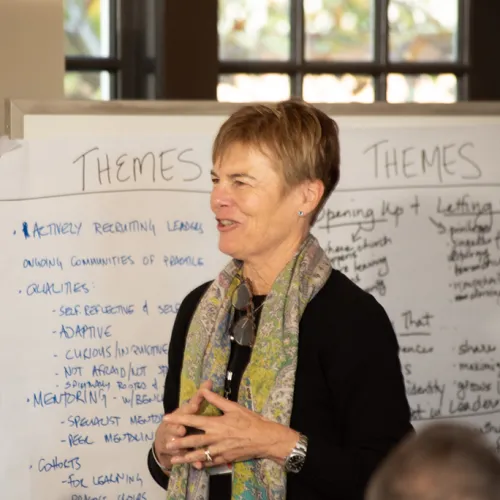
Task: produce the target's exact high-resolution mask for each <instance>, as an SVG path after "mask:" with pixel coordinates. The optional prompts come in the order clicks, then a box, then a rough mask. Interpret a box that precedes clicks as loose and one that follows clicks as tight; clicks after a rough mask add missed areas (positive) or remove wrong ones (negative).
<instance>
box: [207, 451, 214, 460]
mask: <svg viewBox="0 0 500 500" xmlns="http://www.w3.org/2000/svg"><path fill="white" fill-rule="evenodd" d="M205 458H206V461H207V462H213V461H214V459H213V458H212V455H211V454H210V450H209V449H208V448H207V449H206V450H205Z"/></svg>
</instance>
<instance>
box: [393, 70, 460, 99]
mask: <svg viewBox="0 0 500 500" xmlns="http://www.w3.org/2000/svg"><path fill="white" fill-rule="evenodd" d="M456 100H457V77H456V76H455V75H451V74H442V75H400V74H397V73H393V74H390V75H388V76H387V101H388V102H455V101H456Z"/></svg>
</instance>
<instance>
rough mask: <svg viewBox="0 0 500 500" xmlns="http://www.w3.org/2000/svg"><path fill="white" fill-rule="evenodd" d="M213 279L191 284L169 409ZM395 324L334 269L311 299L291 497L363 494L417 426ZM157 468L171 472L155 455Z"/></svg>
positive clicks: (295, 415) (343, 499)
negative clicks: (304, 445) (299, 461)
mask: <svg viewBox="0 0 500 500" xmlns="http://www.w3.org/2000/svg"><path fill="white" fill-rule="evenodd" d="M208 285H209V284H208V283H205V284H204V285H201V286H200V287H198V288H196V289H195V290H193V291H192V292H190V293H189V294H188V295H187V296H186V298H185V299H184V300H183V302H182V304H181V306H180V309H179V312H178V314H177V317H176V319H175V323H174V327H173V331H172V338H171V341H170V348H169V354H168V361H169V369H168V375H167V378H166V382H165V395H164V410H165V413H171V412H172V411H173V410H175V409H176V408H177V407H178V402H179V387H180V372H181V368H182V360H183V353H184V346H185V340H186V335H187V331H188V327H189V323H190V321H191V318H192V315H193V313H194V311H195V309H196V306H197V304H198V302H199V300H200V299H201V297H202V295H203V293H204V292H205V291H206V289H207V287H208ZM398 353H399V348H398V342H397V339H396V336H395V334H394V330H393V328H392V324H391V322H390V320H389V318H388V317H387V314H386V313H385V311H384V309H383V308H382V306H381V305H380V304H379V303H378V302H377V301H376V300H375V298H374V297H372V296H371V295H370V294H368V293H366V292H365V291H363V290H362V289H361V288H359V287H358V286H357V285H355V284H354V283H353V282H352V281H350V280H349V279H348V278H347V277H346V276H344V275H343V274H342V273H340V272H338V271H336V270H334V271H333V272H332V274H331V276H330V278H329V279H328V281H327V282H326V283H325V285H324V287H323V288H322V289H321V290H320V291H319V292H318V294H317V295H316V296H315V297H314V298H313V300H311V302H310V303H309V304H308V305H307V307H306V309H305V311H304V314H303V317H302V319H301V322H300V327H299V354H298V365H297V373H296V379H295V390H294V400H293V408H292V415H291V422H290V427H292V428H293V429H295V430H296V431H298V432H301V433H303V434H305V435H306V436H307V437H308V438H309V446H308V451H307V458H306V462H305V464H304V467H303V468H302V470H301V471H300V472H299V473H298V474H288V478H287V500H316V499H317V500H325V499H327V498H328V499H330V500H362V499H363V495H364V490H365V488H366V485H367V482H368V480H369V478H370V476H371V474H372V473H373V471H374V470H375V468H376V467H377V466H378V465H379V463H380V462H381V460H382V459H383V458H384V457H385V456H386V455H387V454H388V453H389V451H390V450H391V449H392V448H393V447H394V446H395V445H396V444H397V443H398V442H399V441H400V440H401V439H402V438H403V437H404V436H405V435H406V434H407V433H408V432H411V431H412V429H413V428H412V426H411V423H410V409H409V405H408V401H407V398H406V394H405V386H404V381H403V376H402V372H401V365H400V361H399V356H398ZM148 466H149V470H150V472H151V475H152V476H153V478H154V479H155V480H156V482H157V483H158V484H159V485H160V486H162V487H163V488H164V489H166V488H167V486H168V478H167V476H165V475H164V474H163V473H162V471H161V469H160V468H159V467H158V466H157V465H156V463H155V462H154V460H153V458H152V456H151V452H150V453H149V456H148Z"/></svg>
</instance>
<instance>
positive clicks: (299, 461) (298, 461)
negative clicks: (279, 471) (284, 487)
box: [286, 455, 305, 472]
mask: <svg viewBox="0 0 500 500" xmlns="http://www.w3.org/2000/svg"><path fill="white" fill-rule="evenodd" d="M304 459H305V457H303V456H302V455H293V456H291V457H290V458H289V459H288V461H287V464H286V465H287V469H288V470H289V471H290V472H298V471H300V469H301V468H302V466H303V465H304Z"/></svg>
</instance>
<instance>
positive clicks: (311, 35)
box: [304, 0, 374, 61]
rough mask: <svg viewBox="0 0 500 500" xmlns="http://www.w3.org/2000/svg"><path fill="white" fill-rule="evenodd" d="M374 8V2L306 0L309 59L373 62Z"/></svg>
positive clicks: (367, 0) (307, 50)
mask: <svg viewBox="0 0 500 500" xmlns="http://www.w3.org/2000/svg"><path fill="white" fill-rule="evenodd" d="M373 4H374V2H373V1H372V0H304V15H305V31H306V39H305V57H306V59H309V60H335V61H368V60H372V59H373Z"/></svg>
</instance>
